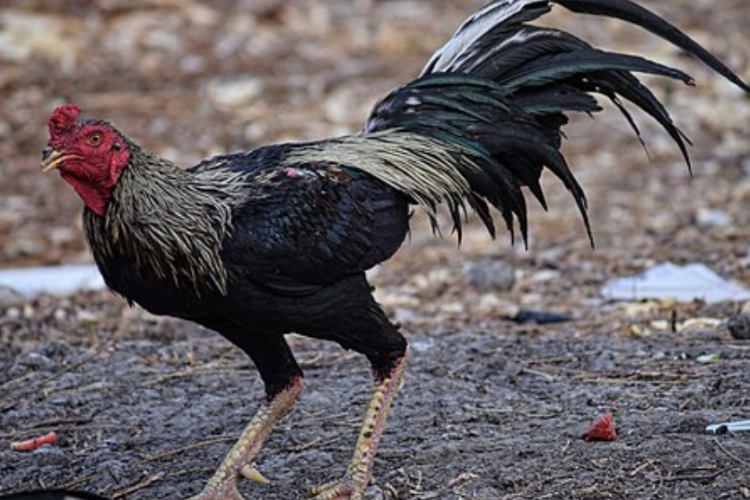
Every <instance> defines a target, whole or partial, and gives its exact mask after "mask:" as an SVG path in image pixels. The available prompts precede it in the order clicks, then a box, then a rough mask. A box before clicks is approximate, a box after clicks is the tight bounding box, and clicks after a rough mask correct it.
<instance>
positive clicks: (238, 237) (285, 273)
mask: <svg viewBox="0 0 750 500" xmlns="http://www.w3.org/2000/svg"><path fill="white" fill-rule="evenodd" d="M553 5H559V6H562V7H564V8H566V9H568V10H570V11H573V12H577V13H585V14H595V15H602V16H608V17H613V18H618V19H620V20H624V21H627V22H630V23H633V24H636V25H639V26H640V27H642V28H645V29H647V30H649V31H651V32H653V33H655V34H656V35H658V36H660V37H662V38H664V39H665V40H667V41H669V42H671V43H673V44H674V45H676V46H677V47H679V48H681V49H683V50H684V51H686V52H688V53H690V54H692V55H693V56H695V57H697V58H698V59H700V60H702V61H703V62H704V63H705V64H707V65H708V66H709V67H711V68H712V69H713V70H715V71H716V72H718V73H719V74H721V75H723V76H724V77H725V78H727V79H728V80H729V81H731V82H732V83H734V84H735V85H737V86H738V87H740V88H741V89H742V90H743V91H745V92H748V93H750V87H748V86H747V85H746V84H745V83H744V82H743V81H742V80H741V79H740V78H739V77H737V76H736V75H735V74H734V73H733V72H732V71H731V70H730V69H728V68H727V67H726V66H725V65H724V64H722V63H721V62H720V61H719V60H718V59H716V58H715V57H714V56H712V55H711V54H710V53H708V52H707V51H706V50H705V49H703V48H702V47H701V46H699V45H698V44H697V43H696V42H694V41H693V40H692V39H690V38H689V37H688V36H687V35H685V34H684V33H682V32H681V31H680V30H678V29H677V28H675V27H674V26H672V25H671V24H669V23H667V22H666V21H664V20H663V19H662V18H660V17H659V16H657V15H656V14H654V13H652V12H650V11H648V10H646V9H645V8H643V7H640V6H638V5H637V4H635V3H632V2H631V1H630V0H496V1H493V2H491V3H490V4H488V5H487V6H486V7H484V8H483V9H482V10H480V11H479V12H477V13H475V14H474V15H473V16H471V17H470V18H469V19H468V20H467V21H466V22H465V23H464V24H463V25H462V26H461V27H460V28H459V29H458V31H457V32H456V33H455V34H454V36H453V37H452V38H451V39H450V40H449V41H448V42H447V44H446V45H445V46H443V47H442V48H441V49H439V50H438V51H437V52H436V53H435V54H434V55H433V56H432V58H431V59H430V60H429V62H428V63H427V65H426V66H425V68H424V69H423V71H422V72H421V74H420V75H419V76H418V77H417V78H416V79H415V80H413V81H411V82H409V83H407V84H406V85H404V86H402V87H401V88H398V89H396V90H394V91H393V92H392V93H390V95H388V96H387V97H385V98H384V99H383V100H382V101H380V102H379V103H378V104H377V105H376V106H375V108H374V109H373V111H372V113H371V115H370V116H369V118H368V120H367V121H366V123H365V124H364V127H363V129H362V130H361V131H360V132H359V133H356V134H352V135H346V136H343V137H338V138H333V139H327V140H321V141H317V142H307V143H290V144H278V145H271V146H266V147H261V148H258V149H254V150H252V151H248V152H242V153H237V154H228V155H223V156H218V157H215V158H211V159H208V160H205V161H203V162H201V163H199V164H198V165H195V166H193V167H191V168H188V169H182V168H179V167H177V166H176V165H174V164H173V163H172V162H170V161H168V160H166V159H163V158H160V157H159V156H157V155H155V154H154V153H151V152H149V151H147V150H145V149H143V148H141V147H140V146H138V144H136V142H135V141H133V140H132V139H130V138H129V137H128V136H126V135H125V134H123V133H122V132H120V131H119V130H117V129H116V128H115V127H114V126H113V125H112V124H111V123H109V122H106V121H101V120H97V119H90V118H82V116H81V111H80V110H79V108H78V107H76V106H75V105H73V104H66V105H63V106H60V107H59V108H57V109H55V110H54V112H53V114H52V117H51V119H50V121H49V134H50V140H49V144H48V146H49V147H48V148H47V149H45V151H44V152H43V163H42V168H43V170H44V171H49V170H53V169H57V170H58V171H59V173H60V175H61V177H62V178H63V180H64V181H66V182H67V183H68V184H70V186H72V187H73V189H74V190H75V191H76V192H77V193H78V195H79V196H80V198H81V199H82V200H83V203H84V205H85V206H84V210H83V220H84V229H85V235H86V238H87V241H88V244H89V247H90V249H91V251H92V253H93V257H94V259H95V261H96V264H97V266H98V267H99V270H100V271H101V274H102V276H103V277H104V279H105V281H106V283H107V285H108V286H109V287H110V288H111V289H112V290H113V291H115V292H116V293H117V294H119V295H121V296H123V297H124V298H125V299H127V300H128V301H129V302H131V303H137V304H139V305H141V306H142V307H144V308H145V309H147V310H149V311H151V312H152V313H155V314H160V315H169V316H174V317H178V318H183V319H186V320H189V321H193V322H195V323H197V324H200V325H202V326H204V327H206V328H208V329H210V330H214V331H216V332H218V333H220V334H221V335H223V336H224V337H226V338H227V339H229V340H230V341H231V342H233V343H234V344H235V345H237V346H238V347H239V348H240V349H242V350H243V351H244V352H245V353H247V355H248V356H249V357H250V358H251V360H252V361H253V363H254V364H255V366H256V367H257V369H258V372H259V373H260V376H261V378H262V380H263V383H264V386H265V392H266V397H265V401H264V402H263V404H262V405H261V407H260V409H259V410H258V411H257V413H256V414H255V416H254V417H253V418H252V420H251V421H250V423H249V424H248V425H247V427H246V428H245V430H244V431H243V432H242V434H241V436H240V438H239V440H238V441H237V443H236V444H235V445H234V447H233V448H232V449H231V451H230V452H229V454H228V455H227V457H226V459H225V460H224V461H223V462H222V463H221V465H220V466H219V468H218V470H217V471H216V473H215V474H214V475H213V476H212V477H211V478H210V479H209V481H208V483H207V485H206V486H205V487H204V489H203V490H202V491H201V492H200V493H199V494H198V495H197V496H195V497H193V498H194V499H195V500H240V499H241V496H240V494H239V492H238V488H237V483H238V480H239V479H240V478H241V477H242V476H244V477H247V478H250V479H254V480H257V481H263V480H264V478H263V477H262V476H261V475H260V474H259V472H258V471H257V470H256V469H255V466H254V461H255V460H256V458H257V456H258V453H259V451H260V449H261V447H262V445H263V442H264V441H265V439H266V438H267V436H268V435H269V433H270V432H271V429H272V428H273V427H274V425H275V424H276V423H277V422H278V421H279V420H280V419H282V418H283V417H284V416H285V415H286V414H287V413H288V412H289V411H290V409H291V408H292V406H293V404H294V402H295V401H296V400H297V398H298V397H299V396H300V393H301V391H302V377H303V374H302V371H301V370H300V367H299V365H298V364H297V362H296V361H295V358H294V356H293V354H292V351H291V350H290V348H289V346H288V344H287V342H286V341H285V338H284V335H285V334H287V333H290V332H296V333H298V334H301V335H306V336H309V337H314V338H318V339H325V340H329V341H334V342H337V343H338V344H340V345H341V346H342V347H344V348H346V349H351V350H354V351H356V352H358V353H361V354H363V355H364V356H366V358H367V360H368V361H369V363H370V364H371V366H372V371H373V374H374V379H375V388H374V395H373V396H372V399H371V402H370V403H369V406H368V408H367V411H366V414H365V417H364V423H363V426H362V429H361V431H360V433H359V438H358V441H357V443H356V446H355V449H354V456H353V458H352V460H351V462H350V464H349V466H348V469H347V471H346V473H345V476H344V477H343V478H342V479H341V480H338V481H334V482H331V483H329V484H327V485H324V486H322V487H320V488H315V489H314V491H313V495H315V499H317V500H344V499H358V498H361V497H362V496H363V492H364V490H365V489H366V487H367V485H368V482H369V481H370V479H371V473H372V467H373V461H374V455H375V452H376V450H377V447H378V442H379V441H380V438H381V435H382V433H383V428H384V425H385V421H386V417H387V414H388V411H389V408H390V406H391V404H392V402H393V400H394V397H395V395H396V392H397V389H398V388H399V385H400V382H401V379H402V375H403V373H404V367H405V364H406V361H407V357H408V349H407V342H406V340H405V339H404V337H403V336H402V335H401V333H399V329H398V327H397V326H396V325H395V324H394V323H392V322H391V321H390V320H389V319H388V317H387V316H386V314H384V312H383V310H382V309H381V307H380V306H379V305H378V304H377V302H376V301H375V300H374V298H373V296H372V289H371V287H370V285H369V284H368V282H367V279H366V276H365V271H366V270H368V269H370V268H372V267H373V266H375V265H377V264H379V263H381V262H383V261H385V260H387V259H388V258H389V257H390V256H391V255H393V254H394V252H396V250H397V249H398V248H399V246H400V245H401V244H402V242H403V240H404V238H405V235H406V234H407V231H408V230H409V211H410V206H411V205H419V206H421V207H423V208H424V209H425V210H426V212H427V214H428V215H429V217H430V219H431V221H432V223H433V226H434V227H435V228H436V227H437V225H438V220H437V214H436V210H437V207H438V206H439V205H442V206H445V207H447V212H448V214H449V215H450V219H451V220H452V225H453V229H454V230H455V231H456V232H458V233H459V235H460V231H461V226H462V217H463V212H464V211H465V209H467V208H471V209H472V210H473V212H475V213H476V214H477V215H478V217H479V219H480V220H481V221H482V222H483V223H484V225H485V226H486V228H487V231H488V232H489V234H490V235H491V236H493V237H494V236H495V225H494V222H493V217H494V216H495V213H493V210H492V207H494V209H496V210H497V213H499V215H500V217H502V220H503V221H504V223H505V225H506V227H507V229H508V230H509V231H510V232H511V234H512V233H513V231H514V225H515V224H517V225H518V230H520V233H521V235H522V237H523V238H524V239H525V238H526V235H527V210H526V202H525V198H524V192H525V191H526V190H528V192H530V193H531V194H532V195H533V196H534V197H535V198H536V199H537V200H538V201H539V203H541V205H542V206H544V207H545V208H546V204H545V199H544V194H543V192H542V188H541V185H540V176H541V174H542V171H543V170H544V169H545V168H547V169H548V170H550V171H552V173H553V174H554V175H555V176H557V177H558V178H559V179H560V180H561V181H562V183H563V184H564V185H565V186H566V187H567V189H568V190H569V191H570V192H571V194H572V197H573V198H574V200H575V202H576V203H577V206H578V208H579V209H580V212H581V214H582V217H583V219H584V221H585V224H586V229H587V231H589V237H590V228H589V224H588V220H587V218H586V198H585V195H584V192H583V189H582V188H581V186H580V185H579V184H578V182H577V181H576V179H575V177H574V176H573V174H572V172H571V170H570V169H569V168H568V165H567V163H566V161H565V158H564V157H563V155H562V154H561V153H560V144H561V138H562V127H563V126H564V125H565V124H566V123H567V119H568V118H567V114H568V113H571V112H580V113H589V114H593V113H596V112H598V111H600V110H601V108H600V106H599V104H598V102H597V99H596V97H595V96H596V95H598V96H600V97H604V98H606V99H609V100H610V101H612V102H613V103H614V104H615V105H616V106H617V107H618V108H619V109H620V110H621V111H622V112H623V114H624V116H625V118H626V119H627V120H628V121H629V122H630V124H631V125H632V126H633V128H634V129H635V133H636V134H638V129H637V128H636V127H635V124H634V122H633V120H632V118H631V117H630V115H629V114H628V111H627V109H626V107H625V102H626V101H628V102H630V103H632V104H633V105H635V106H636V107H638V108H640V109H642V110H643V111H645V113H647V114H648V115H650V116H651V117H652V118H653V119H654V120H656V121H657V122H658V123H659V124H660V125H661V126H662V127H663V128H664V129H665V130H666V132H667V133H668V134H669V135H670V136H671V138H672V139H673V140H674V142H675V143H676V145H677V147H678V148H679V149H680V150H681V151H682V154H683V155H684V157H685V160H686V161H687V162H688V164H689V159H688V154H687V144H688V143H689V141H688V140H687V139H686V138H685V136H684V135H683V134H682V133H681V131H680V130H679V129H678V128H677V126H676V125H675V124H674V122H673V121H672V118H671V117H670V115H669V113H668V112H667V111H666V109H665V108H664V107H663V105H662V104H661V103H660V102H659V100H658V99H657V98H656V97H655V96H654V95H653V94H652V93H651V92H650V91H649V89H648V88H647V87H646V86H644V85H643V84H642V83H641V82H640V81H639V80H638V78H637V77H636V76H635V75H634V73H644V74H652V75H659V76H663V77H667V78H671V79H675V80H678V81H681V82H684V83H685V84H688V85H693V80H692V79H691V78H690V77H689V76H688V75H687V74H685V73H684V72H682V71H680V70H678V69H674V68H671V67H668V66H665V65H663V64H659V63H657V62H653V61H650V60H648V59H645V58H642V57H639V56H635V55H627V54H621V53H614V52H607V51H604V50H600V49H597V48H595V47H593V46H591V45H590V44H588V43H586V42H585V41H582V40H581V39H579V38H577V37H575V36H574V35H572V34H570V33H567V32H565V31H560V30H556V29H550V28H547V27H539V26H535V25H530V24H528V23H529V22H530V21H533V20H535V19H537V18H539V17H541V16H543V15H544V14H546V13H547V12H549V11H550V10H551V9H552V7H553Z"/></svg>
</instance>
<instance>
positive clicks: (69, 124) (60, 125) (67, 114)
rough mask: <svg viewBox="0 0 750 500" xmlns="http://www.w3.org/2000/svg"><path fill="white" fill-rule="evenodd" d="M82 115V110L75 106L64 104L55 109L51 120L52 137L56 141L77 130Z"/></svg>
mask: <svg viewBox="0 0 750 500" xmlns="http://www.w3.org/2000/svg"><path fill="white" fill-rule="evenodd" d="M80 115H81V109H80V108H79V107H78V106H76V105H75V104H63V105H62V106H59V107H57V108H55V110H54V111H53V112H52V118H50V120H49V135H50V137H52V138H53V139H54V138H57V137H60V136H61V135H65V134H66V133H70V132H71V131H73V130H75V128H76V127H77V126H78V117H79V116H80Z"/></svg>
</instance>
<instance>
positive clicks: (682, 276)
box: [600, 262, 750, 303]
mask: <svg viewBox="0 0 750 500" xmlns="http://www.w3.org/2000/svg"><path fill="white" fill-rule="evenodd" d="M600 292H601V294H602V296H603V297H604V298H606V299H609V300H642V299H675V300H678V301H680V302H690V301H692V300H695V299H702V300H705V301H706V302H709V303H710V302H721V301H724V300H734V301H744V300H750V290H748V289H747V288H744V287H741V286H739V285H737V284H736V283H732V282H731V281H727V280H725V279H724V278H722V277H721V276H719V275H718V274H716V273H715V272H713V271H712V270H711V269H709V268H707V267H706V266H705V265H703V264H699V263H698V264H688V265H686V266H677V265H675V264H672V263H671V262H666V263H664V264H660V265H658V266H656V267H654V268H652V269H650V270H648V271H646V272H644V273H642V274H639V275H636V276H630V277H627V278H618V279H614V280H611V281H610V282H608V283H607V284H606V285H604V287H602V289H601V291H600Z"/></svg>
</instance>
